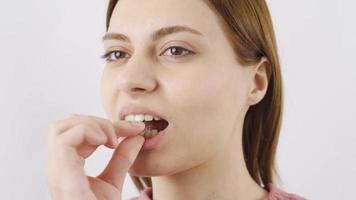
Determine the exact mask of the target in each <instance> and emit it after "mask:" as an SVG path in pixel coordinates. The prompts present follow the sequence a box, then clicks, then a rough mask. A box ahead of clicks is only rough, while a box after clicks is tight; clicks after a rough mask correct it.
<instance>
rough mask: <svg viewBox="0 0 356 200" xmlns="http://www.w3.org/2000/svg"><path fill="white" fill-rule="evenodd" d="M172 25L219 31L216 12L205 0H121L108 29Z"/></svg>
mask: <svg viewBox="0 0 356 200" xmlns="http://www.w3.org/2000/svg"><path fill="white" fill-rule="evenodd" d="M172 25H183V26H188V27H192V28H194V29H197V30H199V31H200V32H202V33H203V34H204V35H205V34H206V35H209V34H213V33H214V32H216V31H219V30H218V29H219V27H218V22H217V17H216V16H215V13H214V12H213V11H212V10H211V9H210V8H209V7H208V6H207V5H206V3H205V2H204V1H203V0H119V2H118V3H117V5H116V7H115V9H114V11H113V14H112V16H111V20H110V26H109V30H108V32H122V33H127V34H130V35H135V34H146V33H147V34H149V33H151V32H152V31H154V30H157V29H159V28H161V27H165V26H172Z"/></svg>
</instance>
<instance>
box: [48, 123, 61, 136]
mask: <svg viewBox="0 0 356 200" xmlns="http://www.w3.org/2000/svg"><path fill="white" fill-rule="evenodd" d="M58 122H59V121H54V122H50V123H49V126H48V128H49V130H50V132H51V133H58V132H59V125H58Z"/></svg>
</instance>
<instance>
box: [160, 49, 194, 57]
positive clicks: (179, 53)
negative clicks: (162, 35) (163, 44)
mask: <svg viewBox="0 0 356 200" xmlns="http://www.w3.org/2000/svg"><path fill="white" fill-rule="evenodd" d="M167 51H168V52H169V53H170V54H168V56H173V57H184V56H187V55H192V54H195V53H194V52H193V51H191V50H188V49H186V48H183V47H179V46H172V47H169V48H167V49H166V50H165V51H164V52H163V53H165V52H167ZM161 55H162V54H161Z"/></svg>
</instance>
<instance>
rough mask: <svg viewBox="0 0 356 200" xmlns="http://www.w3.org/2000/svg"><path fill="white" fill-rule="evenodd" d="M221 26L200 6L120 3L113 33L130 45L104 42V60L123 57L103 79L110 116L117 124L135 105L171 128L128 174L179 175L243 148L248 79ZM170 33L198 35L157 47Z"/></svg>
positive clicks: (166, 0)
mask: <svg viewBox="0 0 356 200" xmlns="http://www.w3.org/2000/svg"><path fill="white" fill-rule="evenodd" d="M217 20H218V18H217V16H216V15H215V14H214V12H213V11H212V10H211V9H210V8H209V7H208V6H207V5H206V4H205V3H204V2H203V1H199V0H196V1H192V0H147V1H141V0H120V1H119V2H118V4H117V5H116V7H115V9H114V12H113V14H112V17H111V21H110V27H109V30H108V32H112V33H122V34H124V35H126V36H128V37H129V38H130V41H121V40H117V39H110V40H104V43H103V44H104V48H105V51H106V52H108V51H113V50H117V51H123V52H124V53H123V54H121V55H120V54H118V55H116V57H115V54H112V56H110V58H111V59H112V61H111V62H107V64H106V66H105V69H104V72H103V75H102V80H101V95H102V102H103V105H104V108H105V111H106V113H107V115H108V116H109V118H110V120H112V121H118V112H119V110H120V109H121V108H122V106H123V105H124V104H127V103H134V104H139V105H143V106H146V107H148V108H151V109H153V110H155V111H157V112H158V113H160V114H162V116H165V119H166V120H168V122H169V127H168V132H167V135H165V137H164V139H163V140H161V141H160V143H159V145H158V146H157V147H156V148H154V149H151V150H141V152H140V154H139V155H138V157H137V159H136V161H135V163H134V164H133V165H132V167H131V168H130V171H129V173H130V174H132V175H136V176H160V175H169V174H174V173H178V172H180V171H184V170H187V169H189V168H193V167H194V166H197V165H200V164H202V163H204V162H206V161H208V160H209V159H211V158H212V156H214V155H215V154H216V153H217V152H221V151H230V150H232V147H231V145H229V144H230V143H232V142H233V143H234V144H235V148H236V145H240V138H241V130H238V129H239V127H238V126H241V125H242V123H243V118H244V115H245V112H246V111H247V109H248V106H247V105H246V99H247V93H248V83H249V81H248V80H247V79H249V77H250V72H249V71H248V68H246V67H243V66H241V65H240V64H239V63H238V62H237V61H236V59H235V54H234V52H233V49H232V47H231V45H230V43H229V42H228V40H227V38H226V37H225V35H224V32H223V30H222V28H221V27H220V26H219V24H218V21H217ZM172 26H185V27H189V28H191V29H194V30H196V31H195V33H192V32H189V31H184V30H183V31H179V32H174V33H172V32H169V34H166V35H165V36H163V37H156V38H154V40H152V38H151V34H152V33H154V32H155V31H157V30H159V29H161V28H164V27H172ZM198 32H200V34H198ZM166 33H167V32H166ZM170 47H179V48H177V49H175V48H170ZM180 48H182V49H180ZM185 49H186V50H185ZM190 52H192V53H190ZM234 150H235V149H234Z"/></svg>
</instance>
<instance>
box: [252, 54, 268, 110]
mask: <svg viewBox="0 0 356 200" xmlns="http://www.w3.org/2000/svg"><path fill="white" fill-rule="evenodd" d="M251 67H252V69H251V73H252V74H251V76H250V77H251V84H250V89H249V93H248V104H249V105H255V104H257V103H258V102H260V101H261V100H262V99H263V97H264V96H265V94H266V92H267V88H268V80H269V75H270V73H269V69H268V68H267V67H269V65H268V60H267V59H266V57H262V58H261V60H260V62H258V63H257V64H256V65H253V66H251Z"/></svg>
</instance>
